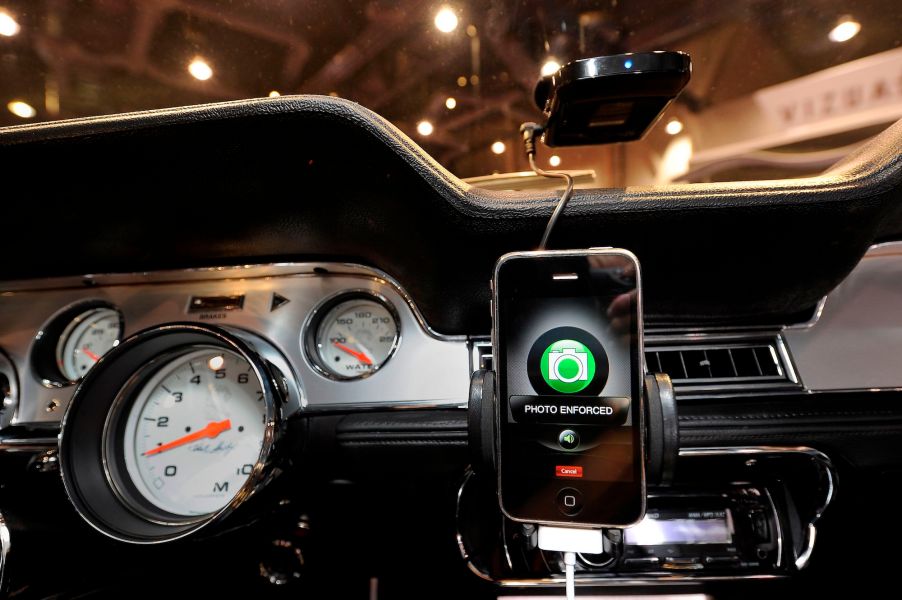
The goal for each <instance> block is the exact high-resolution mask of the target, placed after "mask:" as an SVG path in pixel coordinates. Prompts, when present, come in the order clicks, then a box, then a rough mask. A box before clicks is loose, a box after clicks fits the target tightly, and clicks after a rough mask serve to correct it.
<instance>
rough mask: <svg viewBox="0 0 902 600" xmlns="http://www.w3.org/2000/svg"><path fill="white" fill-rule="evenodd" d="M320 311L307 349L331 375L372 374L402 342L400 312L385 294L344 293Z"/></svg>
mask: <svg viewBox="0 0 902 600" xmlns="http://www.w3.org/2000/svg"><path fill="white" fill-rule="evenodd" d="M320 314H321V315H322V317H321V318H315V319H314V320H313V322H312V323H311V329H312V331H313V333H312V337H308V344H307V349H308V353H309V354H310V357H311V359H312V360H313V362H314V364H315V365H316V366H318V367H319V368H320V369H321V370H322V371H323V372H324V373H325V374H326V375H328V376H330V377H335V378H338V379H355V378H358V377H365V376H367V375H371V374H372V373H374V372H375V371H377V370H378V369H380V368H381V367H382V366H383V365H384V364H385V363H386V361H388V359H389V358H391V356H392V354H393V353H394V351H395V349H396V348H397V346H398V341H399V339H400V338H399V325H398V316H397V313H396V312H395V310H394V307H392V306H391V304H389V303H388V301H387V300H384V299H383V298H381V297H378V296H374V295H372V294H368V293H364V292H360V293H353V294H347V295H343V296H340V297H338V298H335V299H333V300H331V301H330V302H328V303H327V304H326V305H324V306H323V307H322V308H321V309H320V310H319V311H317V316H318V315H320ZM309 335H310V334H308V336H309Z"/></svg>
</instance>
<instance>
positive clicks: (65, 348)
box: [56, 307, 122, 381]
mask: <svg viewBox="0 0 902 600" xmlns="http://www.w3.org/2000/svg"><path fill="white" fill-rule="evenodd" d="M121 337H122V317H121V316H120V314H119V312H118V311H116V310H115V309H112V308H106V307H103V308H92V309H89V310H87V311H85V312H82V313H81V314H79V315H77V316H76V317H75V318H73V319H72V320H71V321H70V322H69V323H68V324H67V325H66V328H65V329H64V330H63V332H62V334H61V335H60V338H59V341H58V342H57V345H56V363H57V366H58V367H59V370H60V372H61V373H62V374H63V376H64V377H66V379H68V380H69V381H78V380H79V379H81V378H82V377H84V375H85V373H87V372H88V369H90V368H91V367H93V366H94V363H96V362H97V361H98V360H100V357H102V356H103V355H104V354H106V353H107V352H109V351H110V350H112V349H113V348H114V347H115V346H116V344H118V343H119V340H120V338H121Z"/></svg>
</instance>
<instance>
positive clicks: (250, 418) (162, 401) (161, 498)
mask: <svg viewBox="0 0 902 600" xmlns="http://www.w3.org/2000/svg"><path fill="white" fill-rule="evenodd" d="M251 371H252V367H251V365H250V363H248V362H247V361H246V360H245V359H243V358H242V357H240V356H238V355H237V354H235V353H233V352H229V351H225V350H221V349H218V348H206V349H203V350H198V351H195V352H191V353H189V354H187V355H185V356H180V357H178V358H175V359H173V360H172V361H170V362H169V363H168V364H166V365H165V366H163V367H162V368H161V369H160V370H159V371H158V372H157V373H156V374H155V375H154V376H153V377H151V379H150V380H149V381H148V382H147V383H146V384H144V386H143V387H142V389H141V390H140V391H139V392H138V394H137V397H136V399H135V400H134V402H133V404H132V405H131V407H130V408H129V409H128V416H127V417H126V420H125V432H124V440H123V442H124V443H123V446H122V447H123V452H124V458H125V466H126V471H127V473H128V475H129V480H130V481H129V482H127V483H128V484H130V485H133V486H134V487H135V489H136V490H137V491H138V492H139V494H140V495H141V498H142V499H143V500H146V501H147V502H150V503H151V504H153V505H154V506H155V507H157V508H159V509H161V510H163V511H165V512H168V513H171V514H173V515H177V516H192V515H205V514H209V513H212V512H215V511H217V510H219V509H220V508H222V507H223V506H225V505H227V504H228V503H229V501H230V500H231V499H232V498H233V497H234V496H235V494H236V493H238V490H240V489H241V487H242V485H244V482H245V481H246V480H247V478H248V477H249V476H250V475H251V473H252V472H253V469H254V465H255V464H256V463H257V460H258V459H259V457H260V450H261V448H262V447H263V437H264V433H265V427H266V405H265V404H264V403H263V390H262V389H261V387H260V383H259V381H257V378H256V376H255V375H254V374H253V373H252V372H251Z"/></svg>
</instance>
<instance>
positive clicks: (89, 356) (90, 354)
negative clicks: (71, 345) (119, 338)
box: [81, 348, 100, 362]
mask: <svg viewBox="0 0 902 600" xmlns="http://www.w3.org/2000/svg"><path fill="white" fill-rule="evenodd" d="M81 351H82V353H83V354H84V355H85V356H87V357H88V358H90V359H91V360H93V361H94V362H97V361H98V360H100V357H99V356H97V355H96V354H94V353H93V352H91V351H90V350H88V349H87V348H82V349H81Z"/></svg>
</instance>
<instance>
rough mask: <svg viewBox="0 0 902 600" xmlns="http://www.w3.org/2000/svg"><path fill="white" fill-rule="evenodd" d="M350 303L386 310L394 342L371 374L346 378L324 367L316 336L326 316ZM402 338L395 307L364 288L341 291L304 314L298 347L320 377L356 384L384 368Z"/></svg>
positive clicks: (399, 320)
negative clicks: (366, 304) (362, 301)
mask: <svg viewBox="0 0 902 600" xmlns="http://www.w3.org/2000/svg"><path fill="white" fill-rule="evenodd" d="M352 300H369V301H371V302H375V303H377V304H379V305H381V306H382V307H383V308H385V309H386V310H387V311H388V313H389V314H390V315H391V317H392V319H393V320H394V323H395V339H394V341H393V342H392V345H391V348H389V351H388V355H387V356H386V357H385V359H384V360H383V361H382V362H381V363H380V364H379V366H378V367H375V368H374V369H373V370H371V371H365V372H363V373H360V374H357V375H351V376H347V375H341V374H340V373H335V372H334V371H333V370H332V369H331V368H329V367H328V366H327V365H325V364H324V361H323V359H322V357H321V355H320V348H319V344H318V343H317V341H316V340H317V338H318V337H319V335H318V334H319V331H320V328H321V327H323V326H324V325H325V317H326V316H328V315H329V313H331V312H332V310H333V309H334V308H336V307H337V306H339V305H341V304H343V303H345V302H349V301H352ZM402 335H403V334H402V331H401V316H400V314H399V313H398V310H397V309H396V308H395V306H394V304H392V303H391V301H390V300H389V299H388V298H386V297H385V296H383V295H382V294H379V293H376V292H373V291H371V290H366V289H355V290H342V291H340V292H338V293H336V294H333V295H331V296H329V297H327V298H325V299H324V300H322V301H321V302H320V303H319V304H317V305H316V307H315V308H314V309H313V310H312V311H310V314H309V315H307V320H306V322H305V323H304V326H303V327H302V328H301V346H302V348H303V350H304V357H305V358H306V359H307V362H308V363H309V364H310V366H311V367H313V370H314V371H316V373H318V374H319V375H322V376H323V377H326V378H327V379H331V380H333V381H359V380H361V379H366V378H368V377H372V376H374V375H376V374H377V373H379V372H380V371H381V370H382V369H384V368H385V365H387V364H388V362H389V361H390V360H391V359H392V357H393V356H394V355H395V353H396V352H397V351H398V347H399V346H400V345H401V336H402Z"/></svg>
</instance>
